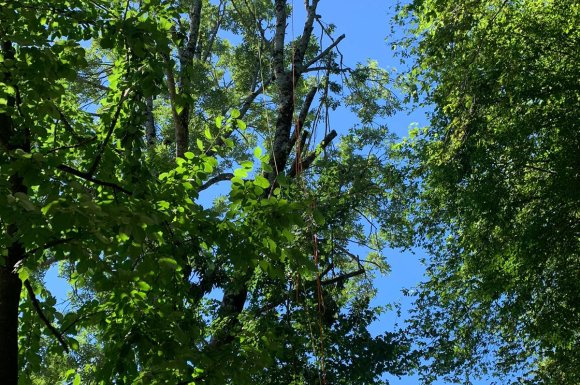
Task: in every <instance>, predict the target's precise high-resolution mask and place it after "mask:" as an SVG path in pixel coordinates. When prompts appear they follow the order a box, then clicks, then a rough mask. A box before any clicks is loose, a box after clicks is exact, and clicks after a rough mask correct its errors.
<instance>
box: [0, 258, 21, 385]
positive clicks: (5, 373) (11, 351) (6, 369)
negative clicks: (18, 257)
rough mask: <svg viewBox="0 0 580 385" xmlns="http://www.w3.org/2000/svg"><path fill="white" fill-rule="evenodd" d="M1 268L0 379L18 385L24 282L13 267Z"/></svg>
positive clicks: (8, 383)
mask: <svg viewBox="0 0 580 385" xmlns="http://www.w3.org/2000/svg"><path fill="white" fill-rule="evenodd" d="M10 265H11V264H6V265H4V266H1V267H0V379H2V381H1V382H2V384H3V385H18V304H19V302H20V290H21V288H22V282H21V281H20V278H18V274H16V273H14V272H13V269H14V268H13V266H10Z"/></svg>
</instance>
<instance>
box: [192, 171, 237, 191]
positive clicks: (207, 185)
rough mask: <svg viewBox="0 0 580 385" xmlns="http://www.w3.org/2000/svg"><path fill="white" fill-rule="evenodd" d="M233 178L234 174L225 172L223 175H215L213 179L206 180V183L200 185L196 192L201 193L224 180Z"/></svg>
mask: <svg viewBox="0 0 580 385" xmlns="http://www.w3.org/2000/svg"><path fill="white" fill-rule="evenodd" d="M233 177H234V174H232V173H231V172H225V173H223V174H219V175H216V176H214V177H213V178H210V179H208V181H207V182H205V183H204V184H202V185H201V186H200V187H199V189H198V190H197V191H198V192H199V191H203V190H205V189H208V188H210V187H211V186H213V185H214V184H216V183H218V182H222V181H224V180H230V179H232V178H233Z"/></svg>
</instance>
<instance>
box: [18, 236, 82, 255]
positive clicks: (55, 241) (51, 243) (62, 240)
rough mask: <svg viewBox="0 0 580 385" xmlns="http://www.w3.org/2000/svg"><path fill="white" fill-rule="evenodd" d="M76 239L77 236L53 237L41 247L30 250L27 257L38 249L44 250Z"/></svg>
mask: <svg viewBox="0 0 580 385" xmlns="http://www.w3.org/2000/svg"><path fill="white" fill-rule="evenodd" d="M76 239H77V238H59V239H53V240H52V241H48V242H46V243H45V244H44V245H42V246H39V247H36V248H34V249H32V250H30V251H29V252H27V253H26V256H25V257H27V256H30V255H33V254H34V253H36V252H37V251H44V250H47V249H50V248H51V247H53V246H58V245H62V244H65V243H68V242H70V241H74V240H76Z"/></svg>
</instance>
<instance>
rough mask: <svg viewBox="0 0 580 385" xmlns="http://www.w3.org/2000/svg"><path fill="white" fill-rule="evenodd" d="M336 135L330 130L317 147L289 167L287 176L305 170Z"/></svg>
mask: <svg viewBox="0 0 580 385" xmlns="http://www.w3.org/2000/svg"><path fill="white" fill-rule="evenodd" d="M337 135H338V134H337V133H336V131H334V130H332V131H330V132H329V133H328V135H326V136H325V137H324V139H323V140H322V142H320V144H319V145H318V148H317V149H316V150H315V151H312V152H311V153H310V154H309V155H308V156H307V157H306V158H304V159H303V160H302V162H300V164H299V165H294V167H292V168H291V170H290V172H289V173H288V174H289V176H290V177H294V176H296V175H298V174H299V173H301V172H303V171H304V170H307V169H308V168H309V167H310V165H312V163H313V162H314V160H316V158H317V157H318V155H319V154H320V152H322V151H323V150H324V149H325V148H326V147H328V145H329V144H330V142H332V140H333V139H334V138H336V136H337Z"/></svg>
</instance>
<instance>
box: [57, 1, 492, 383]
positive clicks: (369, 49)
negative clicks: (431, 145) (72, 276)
mask: <svg viewBox="0 0 580 385" xmlns="http://www.w3.org/2000/svg"><path fill="white" fill-rule="evenodd" d="M294 5H295V12H294V14H293V16H292V19H293V21H294V26H292V23H291V24H290V25H289V28H288V30H289V33H292V31H293V33H294V34H295V35H296V36H297V35H299V34H300V32H301V30H302V23H303V20H304V10H303V8H304V7H303V0H294ZM393 6H394V2H390V1H381V0H356V1H353V0H321V2H320V4H319V7H318V14H320V15H322V20H323V21H324V22H326V23H333V24H335V25H336V32H335V36H339V35H340V34H342V33H344V34H346V39H345V40H343V41H342V42H341V43H340V45H339V48H340V51H341V52H342V54H343V55H344V64H345V65H347V66H350V67H354V66H355V65H356V63H357V62H362V63H364V62H366V61H367V59H373V60H376V61H377V62H378V63H379V65H380V66H381V67H383V68H387V69H392V70H396V71H398V72H400V71H401V70H402V69H403V68H402V66H401V64H400V63H399V59H398V58H395V57H394V54H393V52H392V50H391V48H390V47H391V45H390V44H389V43H388V42H387V40H386V38H387V35H388V34H389V32H390V24H389V23H390V18H391V17H392V15H393V12H394V10H393ZM292 19H291V20H292ZM330 122H331V128H333V129H335V130H336V131H337V132H339V134H340V133H345V132H347V130H348V129H349V128H350V127H351V126H353V125H354V124H356V123H357V120H356V117H355V116H354V114H352V113H350V112H349V111H347V110H346V109H338V110H337V111H335V112H333V114H332V116H331V119H330ZM334 122H337V124H338V125H334ZM386 122H387V124H388V126H389V128H390V130H391V131H392V132H394V133H396V134H397V135H399V136H405V135H406V133H407V131H408V127H409V126H410V125H411V124H413V123H418V124H419V125H420V126H424V125H426V124H427V118H426V116H425V110H421V111H415V112H414V113H412V114H408V113H406V112H401V113H398V114H396V115H395V116H393V117H391V118H389V119H388V120H387V121H386ZM361 252H362V250H361ZM385 255H386V256H387V258H388V262H389V264H390V265H391V269H392V270H391V273H390V274H389V275H388V276H385V277H378V278H377V279H376V281H375V283H376V286H377V289H378V295H377V297H376V299H375V301H374V305H383V304H386V303H393V302H399V303H401V305H402V310H403V311H402V314H401V318H400V319H398V318H396V315H395V313H394V312H390V313H388V314H385V316H384V317H382V318H381V319H380V321H378V322H375V323H374V324H373V325H372V332H373V333H377V334H378V333H381V332H384V331H388V330H392V329H393V327H394V325H395V323H399V324H402V323H403V322H404V319H405V317H406V316H407V314H408V313H407V310H408V309H409V307H410V301H409V299H408V298H406V297H404V296H403V294H402V292H401V290H402V289H403V288H412V287H413V286H415V285H416V284H417V283H418V282H419V281H420V280H421V279H422V278H423V273H424V267H423V266H422V265H421V263H420V262H419V259H420V258H421V257H422V256H424V255H423V252H422V251H421V250H415V253H414V254H413V253H411V252H404V253H402V252H399V251H397V250H388V251H386V252H385ZM46 278H47V283H48V284H49V287H50V288H51V290H52V291H53V294H54V295H55V296H56V297H57V298H66V290H67V286H66V284H65V282H64V281H63V280H61V279H59V278H58V277H57V274H56V269H54V268H53V269H51V270H50V271H49V273H48V274H47V277H46ZM387 378H388V380H389V381H390V383H391V384H392V385H416V384H419V381H418V377H417V376H407V377H403V378H401V379H398V378H396V377H392V376H387ZM437 384H438V385H443V384H448V383H445V382H438V383H437ZM478 384H480V385H483V384H487V382H479V383H478Z"/></svg>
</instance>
